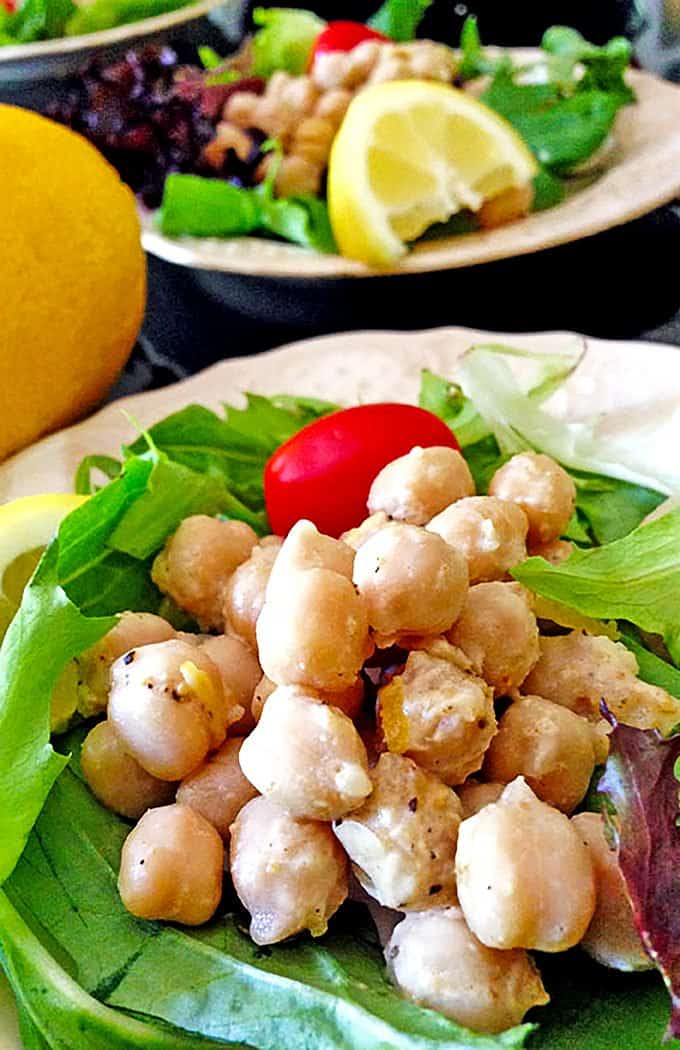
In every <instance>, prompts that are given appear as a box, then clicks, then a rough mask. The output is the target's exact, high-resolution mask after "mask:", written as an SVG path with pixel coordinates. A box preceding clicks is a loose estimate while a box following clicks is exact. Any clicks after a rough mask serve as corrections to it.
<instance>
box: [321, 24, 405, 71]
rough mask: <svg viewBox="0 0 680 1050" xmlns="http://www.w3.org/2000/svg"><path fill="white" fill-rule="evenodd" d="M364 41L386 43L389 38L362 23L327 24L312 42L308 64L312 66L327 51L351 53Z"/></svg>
mask: <svg viewBox="0 0 680 1050" xmlns="http://www.w3.org/2000/svg"><path fill="white" fill-rule="evenodd" d="M364 40H379V41H381V42H382V43H386V42H389V37H386V36H385V35H384V34H383V33H378V31H377V30H376V29H371V28H370V26H365V25H364V24H363V22H342V21H341V22H329V23H328V25H327V26H326V28H325V29H322V30H321V32H320V33H319V35H318V37H317V38H316V40H315V42H314V47H313V48H312V54H311V56H310V59H309V64H310V66H311V65H313V64H314V59H315V58H316V56H317V55H324V54H328V52H329V51H351V50H352V49H353V48H355V47H356V46H357V44H363V42H364Z"/></svg>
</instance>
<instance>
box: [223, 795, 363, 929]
mask: <svg viewBox="0 0 680 1050" xmlns="http://www.w3.org/2000/svg"><path fill="white" fill-rule="evenodd" d="M230 866H231V877H232V879H233V882H234V888H235V890H236V892H237V894H238V896H239V898H240V900H241V902H242V903H243V906H244V907H245V908H247V910H248V911H249V912H250V916H251V922H250V936H251V937H252V939H253V940H254V941H255V943H256V944H276V942H277V941H283V940H285V939H286V937H292V936H293V935H294V934H296V933H300V932H301V931H302V930H309V932H310V933H311V934H312V936H313V937H320V936H321V935H322V934H323V933H325V932H326V930H327V928H328V920H329V919H330V918H331V916H332V915H334V914H335V912H336V911H337V910H338V908H339V907H340V905H341V904H342V902H343V901H344V900H345V898H346V897H347V858H346V857H345V854H344V853H343V851H342V849H341V848H340V846H339V845H338V843H337V841H336V839H335V838H334V836H333V833H332V831H331V829H330V827H329V826H328V825H327V824H321V823H320V822H319V821H316V820H296V818H295V817H291V816H290V814H288V813H286V812H285V810H283V809H281V807H280V806H277V805H276V804H275V803H274V802H270V800H269V799H266V798H255V799H253V800H252V802H248V803H247V804H246V805H245V806H244V807H243V809H242V810H241V812H240V813H239V815H238V817H237V818H236V820H235V821H234V823H233V824H232V826H231V845H230Z"/></svg>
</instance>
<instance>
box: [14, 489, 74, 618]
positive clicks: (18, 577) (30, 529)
mask: <svg viewBox="0 0 680 1050" xmlns="http://www.w3.org/2000/svg"><path fill="white" fill-rule="evenodd" d="M86 499H87V497H86V496H76V495H75V494H71V493H51V494H49V495H46V496H24V497H22V498H21V499H15V500H12V502H11V503H5V504H4V506H1V507H0V638H2V637H3V635H4V634H5V631H6V630H7V628H8V627H9V624H10V621H11V619H12V617H13V616H14V614H15V612H16V611H17V609H18V608H19V603H20V602H21V595H22V593H23V590H24V587H25V586H26V584H27V583H28V580H29V579H30V577H31V575H32V573H33V570H34V569H35V567H36V565H37V564H38V561H39V560H40V555H41V554H42V552H43V551H44V549H45V547H46V546H47V544H48V543H49V542H50V540H51V539H52V537H53V536H54V534H55V532H56V530H57V528H58V526H59V523H60V521H61V520H62V518H65V517H66V515H67V514H70V512H71V511H72V510H75V508H76V507H79V506H80V505H81V503H83V502H84V500H86Z"/></svg>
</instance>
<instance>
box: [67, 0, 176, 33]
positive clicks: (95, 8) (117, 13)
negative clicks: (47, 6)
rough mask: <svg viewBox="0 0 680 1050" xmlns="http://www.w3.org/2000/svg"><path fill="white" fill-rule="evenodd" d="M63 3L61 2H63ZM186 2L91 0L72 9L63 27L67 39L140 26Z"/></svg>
mask: <svg viewBox="0 0 680 1050" xmlns="http://www.w3.org/2000/svg"><path fill="white" fill-rule="evenodd" d="M62 2H63V0H62ZM187 3H189V0H92V2H91V3H87V4H85V5H84V6H82V7H75V9H74V13H73V14H72V15H71V17H70V18H69V19H68V21H67V23H66V26H65V34H66V36H81V34H83V33H98V32H100V31H101V30H102V29H113V28H114V26H122V25H127V24H129V23H130V22H140V21H142V19H144V18H154V17H155V16H156V15H164V14H166V13H167V12H168V11H175V10H177V8H180V7H184V6H185V5H186V4H187Z"/></svg>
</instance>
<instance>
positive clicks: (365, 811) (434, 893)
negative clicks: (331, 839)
mask: <svg viewBox="0 0 680 1050" xmlns="http://www.w3.org/2000/svg"><path fill="white" fill-rule="evenodd" d="M370 777H371V780H372V782H373V793H372V794H371V795H370V796H369V798H368V799H367V800H366V802H364V804H363V806H362V807H361V809H358V810H355V811H354V813H352V814H350V816H348V817H344V818H341V819H339V820H337V821H336V822H335V824H334V831H335V834H336V835H337V837H338V839H339V840H340V842H341V843H342V845H343V846H344V848H345V850H346V851H347V853H348V855H349V858H350V860H351V861H352V864H353V870H354V874H355V875H356V877H357V879H358V880H359V882H360V883H361V885H362V886H363V888H364V889H365V890H366V892H367V893H369V894H370V895H371V896H372V897H375V899H376V900H377V901H378V902H379V903H380V904H383V905H384V906H385V907H386V908H394V909H396V910H397V911H421V910H424V909H426V908H439V907H442V906H443V905H446V904H452V903H454V902H455V901H456V879H455V870H454V867H455V866H454V857H455V852H456V840H457V837H458V825H459V823H460V818H461V806H460V802H459V800H458V796H457V795H456V794H455V793H454V792H453V791H451V789H450V788H447V787H446V786H445V785H444V784H442V782H441V781H440V780H437V778H436V777H433V776H430V774H429V773H426V772H424V770H422V769H419V768H418V766H417V765H416V764H415V762H412V761H411V759H410V758H405V757H404V756H402V755H392V754H390V753H389V752H387V753H385V754H382V755H381V756H380V758H379V759H378V763H377V765H376V766H375V767H374V768H373V769H372V770H371V771H370Z"/></svg>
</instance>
